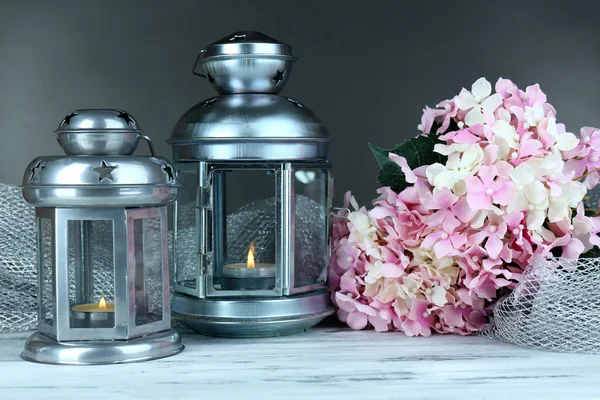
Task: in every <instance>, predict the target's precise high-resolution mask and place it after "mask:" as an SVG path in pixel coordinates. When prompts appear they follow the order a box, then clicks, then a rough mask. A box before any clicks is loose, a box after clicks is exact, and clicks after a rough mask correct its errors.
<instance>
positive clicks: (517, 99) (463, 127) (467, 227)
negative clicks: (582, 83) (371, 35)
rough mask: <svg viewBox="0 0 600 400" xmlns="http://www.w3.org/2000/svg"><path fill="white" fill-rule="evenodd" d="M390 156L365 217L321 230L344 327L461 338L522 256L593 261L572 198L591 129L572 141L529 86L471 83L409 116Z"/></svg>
mask: <svg viewBox="0 0 600 400" xmlns="http://www.w3.org/2000/svg"><path fill="white" fill-rule="evenodd" d="M418 129H419V130H420V131H421V134H420V135H419V136H417V137H414V138H412V139H410V140H408V141H406V142H404V143H402V144H400V145H397V146H396V147H395V148H393V149H391V150H385V149H382V148H380V147H377V146H375V145H372V144H371V145H370V148H371V151H372V152H373V154H374V156H375V158H376V159H377V161H378V162H379V164H380V166H381V170H380V171H379V176H378V180H379V182H380V183H381V185H382V187H381V188H380V189H379V190H378V193H379V197H378V198H377V199H375V200H374V202H373V207H372V208H371V209H367V208H365V207H362V208H359V207H358V205H357V204H356V201H355V200H354V199H353V198H352V197H351V196H350V195H349V194H347V195H346V198H345V203H346V205H345V207H349V205H352V207H353V209H354V211H348V212H346V213H345V214H343V215H340V216H339V217H340V218H336V220H335V222H334V229H333V238H332V249H333V251H332V255H331V260H330V268H329V282H330V285H331V289H332V299H333V302H334V303H335V304H336V306H337V307H338V317H339V319H340V320H341V321H343V322H345V323H346V324H348V325H349V326H350V327H351V328H353V329H363V328H365V327H367V326H369V325H370V326H372V327H374V328H375V330H376V331H402V332H404V333H406V334H407V335H409V336H415V335H423V336H429V335H431V333H432V332H438V333H458V334H461V335H467V334H471V333H473V332H476V331H478V330H481V329H482V328H483V327H484V326H485V325H486V323H487V320H488V316H489V313H490V305H491V304H492V302H493V301H494V300H495V299H497V298H498V297H499V296H500V295H502V294H504V293H506V292H508V291H510V290H511V289H513V288H514V287H515V286H516V285H517V283H518V282H519V280H520V278H521V275H522V272H523V270H524V268H525V267H526V266H527V265H528V264H529V263H530V261H531V260H532V258H533V257H536V256H541V257H546V256H551V255H553V256H560V257H563V258H579V257H592V256H594V257H595V256H598V254H599V252H598V247H596V246H598V245H599V244H600V238H599V237H598V236H597V233H598V232H599V231H600V219H599V218H600V217H596V216H594V215H595V214H596V213H597V212H598V210H597V209H585V208H584V204H583V200H584V198H585V196H586V193H587V191H588V190H590V189H592V188H594V187H595V186H596V185H597V184H598V182H599V180H600V175H599V174H598V170H599V168H600V130H596V129H594V128H589V127H585V128H582V129H581V135H580V136H579V137H577V136H576V135H574V134H573V133H570V132H568V131H567V130H566V128H565V126H564V125H563V124H561V123H558V122H557V120H556V110H555V109H554V107H553V106H552V105H550V104H549V103H548V102H547V101H546V95H545V94H544V93H543V92H542V90H541V89H540V87H539V85H533V86H529V87H527V88H526V89H525V90H524V91H523V90H520V89H519V88H518V87H517V86H516V85H515V84H514V83H513V82H511V81H510V80H508V79H502V78H501V79H499V80H498V81H497V83H496V85H495V93H492V87H491V84H490V82H488V81H487V80H486V79H484V78H480V79H479V80H477V81H476V82H475V83H474V84H473V85H472V88H471V90H470V91H469V90H466V89H462V91H461V92H460V93H459V94H458V95H457V96H455V97H453V98H452V99H449V100H444V101H442V102H441V103H439V104H438V105H437V106H436V107H435V108H429V107H426V108H425V109H424V110H423V116H422V118H421V124H419V126H418Z"/></svg>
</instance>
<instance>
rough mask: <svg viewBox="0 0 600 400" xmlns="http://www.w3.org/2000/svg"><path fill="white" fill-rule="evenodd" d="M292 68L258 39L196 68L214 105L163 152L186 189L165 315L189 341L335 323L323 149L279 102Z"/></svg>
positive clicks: (293, 107) (322, 133) (298, 107)
mask: <svg viewBox="0 0 600 400" xmlns="http://www.w3.org/2000/svg"><path fill="white" fill-rule="evenodd" d="M295 60H296V58H295V57H294V56H293V55H292V49H291V47H290V46H288V45H286V44H284V43H281V42H278V41H277V40H275V39H272V38H270V37H268V36H265V35H263V34H261V33H259V32H236V33H235V34H233V35H230V36H227V37H226V38H224V39H221V40H219V41H217V42H215V43H213V44H211V45H209V46H207V47H206V48H205V49H204V50H202V52H201V53H200V56H199V57H198V60H197V63H196V66H195V69H194V72H195V73H196V74H197V75H200V76H203V77H205V78H206V79H207V80H208V81H209V82H210V83H211V84H212V85H213V87H214V88H215V89H216V90H217V92H219V94H220V95H219V96H217V97H214V98H211V99H208V100H205V101H203V102H201V103H199V104H197V105H196V106H194V107H192V108H191V109H190V110H189V111H188V112H186V113H185V114H184V115H183V117H181V119H180V120H179V122H177V125H176V126H175V128H174V130H173V133H172V135H171V138H170V139H169V141H168V143H169V144H170V145H171V146H172V148H173V158H174V161H175V162H174V167H175V169H176V170H177V176H178V179H179V182H180V183H181V185H182V186H181V189H180V192H179V196H178V200H177V202H176V203H175V219H174V222H175V241H174V242H175V244H174V253H175V254H174V261H175V279H174V295H173V302H172V310H173V315H174V317H175V318H178V319H179V320H181V322H183V323H184V324H186V325H188V326H189V327H191V328H192V329H194V330H196V331H197V332H200V333H203V334H208V335H217V336H241V337H254V336H271V335H285V334H291V333H296V332H300V331H303V330H307V329H309V328H310V327H312V326H313V325H315V324H317V323H318V322H319V321H321V320H322V319H323V318H325V317H326V316H328V315H330V314H331V313H332V312H333V310H332V307H331V304H330V302H329V296H328V294H327V291H326V282H325V280H326V267H327V258H328V237H329V215H328V214H329V208H330V203H331V196H332V195H331V194H332V189H333V180H332V178H331V167H330V163H329V162H328V161H327V148H328V146H329V144H330V142H331V140H330V139H329V137H328V134H327V130H326V129H325V127H324V126H323V124H322V122H321V120H320V119H319V117H317V115H315V113H314V112H312V111H311V110H310V109H309V108H308V107H306V106H305V105H304V104H302V103H300V102H298V101H296V100H292V99H290V98H287V97H281V96H278V95H277V93H279V91H280V90H281V89H282V88H283V86H284V85H285V83H286V82H287V80H288V78H289V75H290V73H291V69H292V64H293V63H294V61H295ZM198 69H201V72H196V71H197V70H198Z"/></svg>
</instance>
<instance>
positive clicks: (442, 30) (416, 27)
mask: <svg viewBox="0 0 600 400" xmlns="http://www.w3.org/2000/svg"><path fill="white" fill-rule="evenodd" d="M599 8H600V4H599V3H598V2H595V1H589V2H585V1H573V0H570V1H542V0H538V1H534V0H530V1H524V0H521V1H493V2H492V1H481V0H479V1H459V2H454V1H374V0H371V1H361V2H357V1H315V0H311V1H291V0H288V1H285V0H268V1H267V0H264V1H241V0H238V1H191V0H190V1H184V0H171V1H141V0H135V1H134V0H128V1H124V0H121V1H116V0H112V1H75V0H72V1H67V0H53V1H27V0H21V1H16V0H15V1H8V0H4V1H0V135H1V136H0V137H1V139H2V140H1V142H0V182H4V183H12V184H18V183H19V182H20V180H21V176H22V173H23V170H24V168H25V167H26V165H27V163H28V162H29V161H30V160H31V159H32V158H33V157H35V156H37V155H51V154H60V153H61V150H60V148H59V146H58V144H57V143H56V141H55V138H54V135H53V134H52V131H53V130H54V129H55V128H56V126H57V125H58V123H59V122H60V120H61V118H62V117H63V116H64V115H65V114H66V113H67V112H69V111H70V110H72V109H75V108H95V107H107V108H122V109H125V110H127V111H129V112H131V113H132V114H133V115H134V116H135V117H136V118H137V119H138V120H139V121H140V123H141V125H142V127H143V128H144V129H145V130H146V132H147V133H148V134H149V135H150V136H152V137H153V139H154V141H155V142H157V150H158V151H159V153H161V154H162V155H166V156H170V149H169V147H168V146H167V145H166V143H165V142H164V140H165V139H167V138H168V136H169V134H170V131H171V129H172V127H173V125H174V124H175V122H176V121H177V119H178V118H179V117H180V116H181V115H182V114H183V113H184V112H185V111H186V110H187V109H188V108H190V107H191V106H192V105H194V104H195V103H198V102H200V101H201V100H203V99H205V98H207V97H212V96H213V95H214V92H213V90H212V88H211V87H210V85H209V84H208V83H207V82H205V81H204V80H203V79H201V78H199V77H195V76H193V75H192V74H191V73H190V70H191V68H192V64H193V62H194V60H195V57H196V55H197V53H198V52H199V50H200V49H201V48H202V47H203V46H204V45H206V44H208V43H210V42H212V41H214V40H217V39H219V38H221V37H223V36H225V35H227V34H229V33H231V32H234V31H237V30H259V31H262V32H264V33H266V34H267V35H270V36H273V37H275V38H277V39H279V40H281V41H284V42H286V43H289V44H291V45H292V46H293V48H294V52H295V54H296V55H297V56H298V57H299V61H298V63H297V64H296V65H295V67H294V72H293V74H292V76H291V80H290V82H289V84H288V86H287V88H286V89H285V90H284V93H283V94H285V95H287V96H290V97H292V98H296V99H298V100H300V101H302V102H304V103H306V104H308V105H309V106H310V107H311V108H312V109H313V110H315V111H316V112H317V114H319V115H320V116H321V118H322V119H323V120H324V121H325V123H326V124H327V126H328V128H329V130H330V133H331V136H332V137H333V138H334V139H335V140H336V142H335V143H334V144H333V146H332V152H331V161H332V162H333V165H334V171H335V175H336V197H337V199H336V202H337V203H338V204H339V203H341V201H342V200H341V196H342V194H343V192H344V191H345V190H347V189H352V190H353V191H354V192H355V194H356V195H357V197H358V199H359V201H360V202H361V203H363V204H366V203H368V202H369V201H370V200H371V199H372V198H374V197H375V196H376V193H375V189H376V187H377V184H376V180H375V176H376V172H377V165H376V163H375V161H374V160H373V159H372V157H371V154H370V152H369V150H368V148H367V142H368V141H371V142H374V143H377V144H378V145H380V146H384V147H391V146H393V145H394V144H395V143H397V142H400V141H402V140H404V139H406V138H408V137H410V136H412V135H414V134H416V133H417V131H416V126H417V124H418V123H419V122H420V116H421V109H422V108H423V106H424V105H425V104H429V105H431V106H433V105H434V104H435V103H436V102H438V101H440V100H443V99H446V98H448V97H451V96H453V95H454V94H456V93H458V92H459V91H460V89H461V87H463V86H465V87H467V88H469V87H470V85H471V83H472V82H473V81H475V80H476V79H477V78H479V77H480V76H486V77H487V78H488V79H489V80H490V81H492V82H494V81H495V80H496V79H497V78H498V77H499V76H502V77H507V78H511V79H512V80H514V81H515V82H517V83H518V84H519V85H520V86H523V87H525V86H527V85H529V84H533V83H536V82H538V83H540V84H541V85H542V88H543V90H544V91H545V92H546V93H547V94H548V96H549V101H550V102H551V103H553V104H554V106H555V107H556V108H557V110H558V117H559V119H560V120H561V121H562V122H564V123H566V124H567V128H568V129H569V130H570V131H574V132H578V131H579V128H580V127H581V126H583V125H600V116H599V115H598V113H597V110H598V104H599V100H600V90H599V89H600V87H599V86H600V83H599V80H598V78H597V77H598V73H599V68H598V67H599V66H600V52H599V42H598V40H599V39H598V33H600V25H599V24H598V22H597V15H598V11H599ZM145 151H146V150H145V148H144V150H143V152H145Z"/></svg>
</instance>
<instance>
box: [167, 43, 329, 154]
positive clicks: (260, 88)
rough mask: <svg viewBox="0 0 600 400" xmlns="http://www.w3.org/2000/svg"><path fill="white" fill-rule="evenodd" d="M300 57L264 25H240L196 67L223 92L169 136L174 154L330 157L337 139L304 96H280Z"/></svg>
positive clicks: (183, 120) (184, 118) (211, 47)
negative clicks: (329, 149)
mask: <svg viewBox="0 0 600 400" xmlns="http://www.w3.org/2000/svg"><path fill="white" fill-rule="evenodd" d="M295 60H296V58H295V57H294V56H293V55H292V48H291V47H290V46H289V45H287V44H285V43H282V42H279V41H278V40H275V39H273V38H271V37H269V36H267V35H264V34H262V33H260V32H254V31H242V32H235V33H233V34H231V35H229V36H227V37H225V38H223V39H220V40H218V41H216V42H214V43H212V44H210V45H208V46H207V47H206V48H205V49H203V50H202V52H201V53H200V56H199V57H198V62H197V65H196V67H201V68H202V72H203V73H196V72H195V70H194V72H195V73H196V74H197V75H200V76H203V77H205V78H207V79H208V81H209V82H210V83H211V85H212V86H213V87H214V88H215V90H216V91H217V92H218V93H219V94H220V96H218V97H213V98H210V99H207V100H204V101H202V102H201V103H199V104H197V105H195V106H194V107H192V108H191V109H190V110H188V111H187V112H186V113H185V114H184V115H183V116H182V117H181V118H180V120H179V121H178V122H177V124H176V125H175V127H174V129H173V132H172V134H171V137H170V139H169V140H168V141H167V143H169V144H170V145H171V146H172V147H173V156H174V159H175V160H176V161H185V160H188V161H193V160H221V161H231V160H259V161H269V160H271V161H272V160H302V159H307V160H312V159H321V160H323V159H326V158H327V147H328V145H329V143H330V142H331V140H330V139H329V135H328V133H327V129H326V128H325V126H324V125H323V122H322V121H321V119H320V118H319V117H318V116H317V115H316V114H315V113H314V112H313V111H312V110H311V109H310V108H308V107H307V106H306V105H305V104H302V103H300V102H299V101H297V100H294V99H291V98H288V97H280V96H277V93H279V91H281V89H282V88H283V87H284V86H285V84H286V82H287V80H288V79H289V76H290V73H291V68H292V63H293V62H294V61H295Z"/></svg>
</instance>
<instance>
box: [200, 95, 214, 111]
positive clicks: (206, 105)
mask: <svg viewBox="0 0 600 400" xmlns="http://www.w3.org/2000/svg"><path fill="white" fill-rule="evenodd" d="M216 101H217V98H216V97H215V98H212V99H210V100H206V101H205V102H204V104H202V107H203V108H204V107H210V106H211V105H212V104H213V103H215V102H216Z"/></svg>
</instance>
